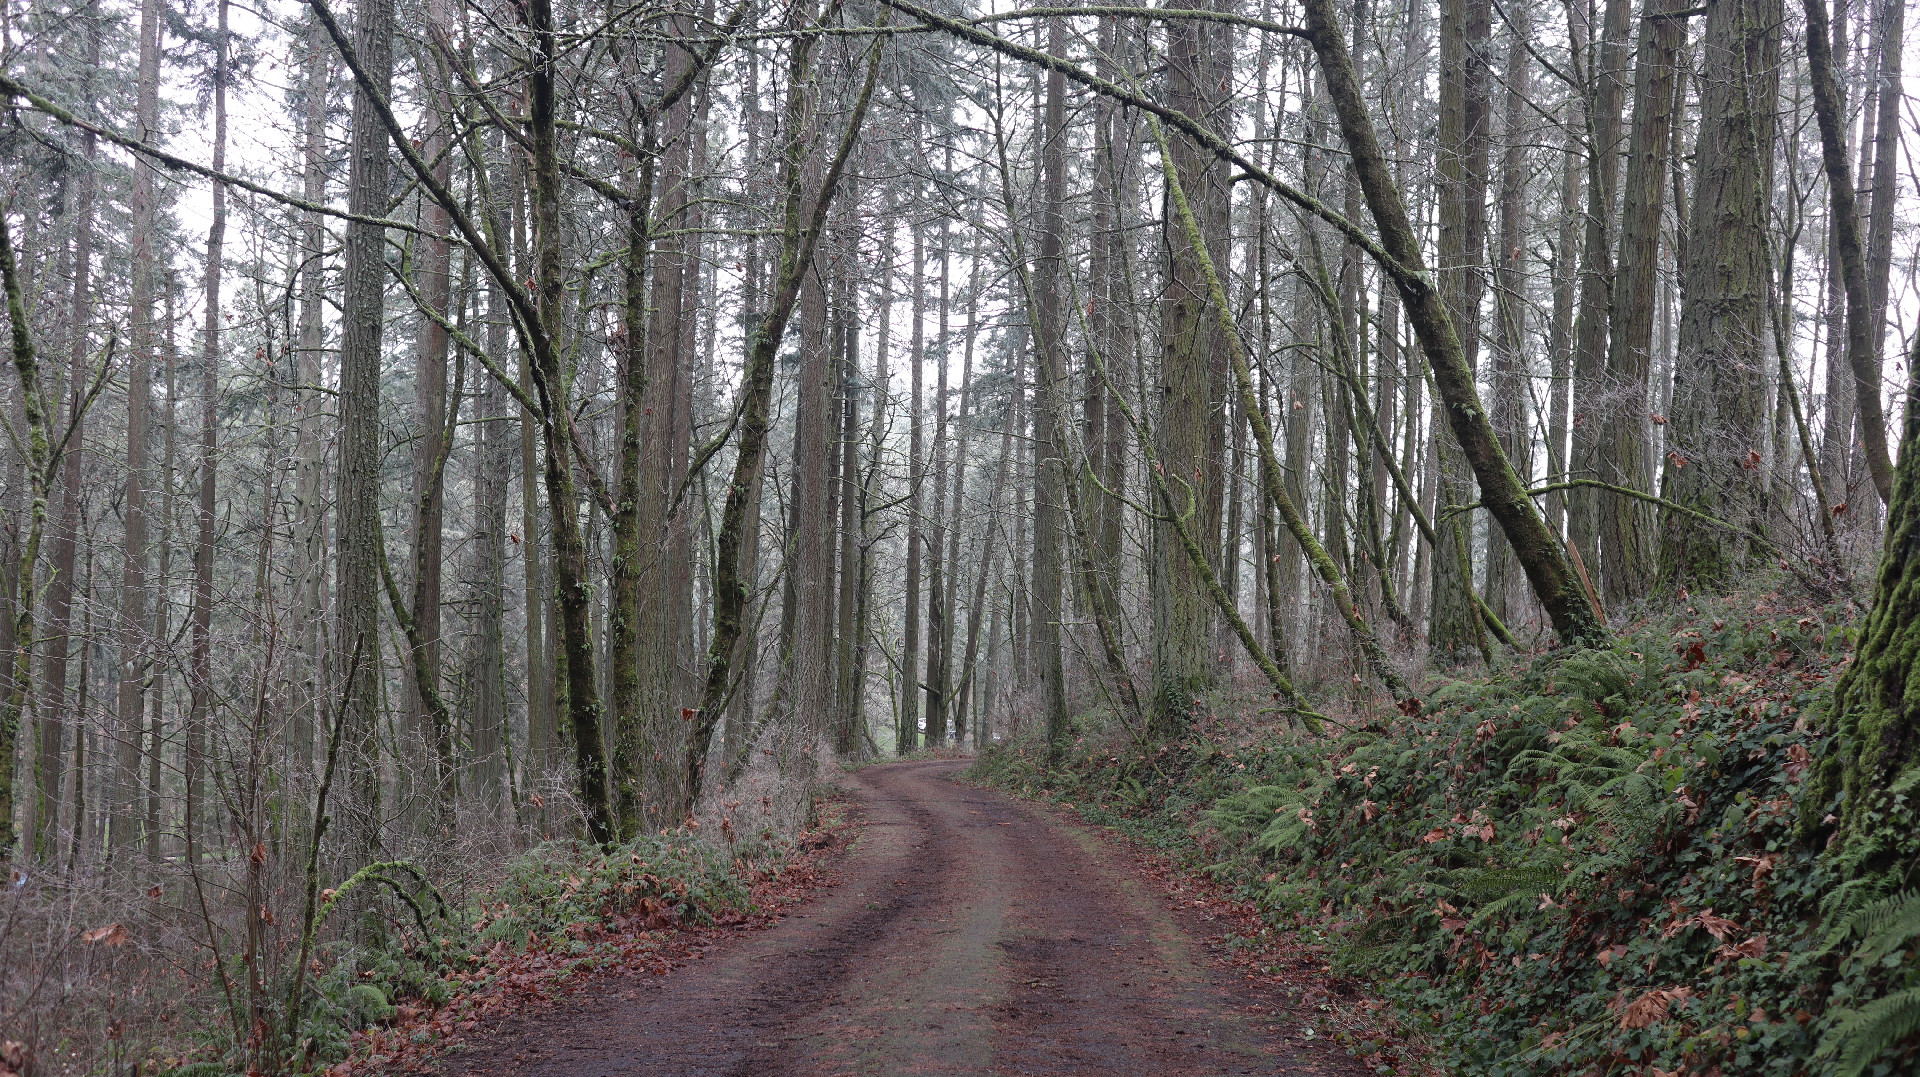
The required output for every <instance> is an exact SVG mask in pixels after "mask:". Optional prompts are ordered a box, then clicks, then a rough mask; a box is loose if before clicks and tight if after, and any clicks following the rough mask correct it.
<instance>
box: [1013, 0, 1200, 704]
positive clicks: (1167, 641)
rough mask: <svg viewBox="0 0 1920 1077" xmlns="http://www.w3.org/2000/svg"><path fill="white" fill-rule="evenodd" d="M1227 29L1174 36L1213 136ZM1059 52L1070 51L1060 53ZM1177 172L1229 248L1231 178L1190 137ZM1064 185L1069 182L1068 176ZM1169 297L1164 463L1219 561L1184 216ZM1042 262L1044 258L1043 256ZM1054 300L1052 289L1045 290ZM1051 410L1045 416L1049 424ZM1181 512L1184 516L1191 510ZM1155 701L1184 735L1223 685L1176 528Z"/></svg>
mask: <svg viewBox="0 0 1920 1077" xmlns="http://www.w3.org/2000/svg"><path fill="white" fill-rule="evenodd" d="M1227 40H1228V38H1227V36H1226V34H1225V27H1224V26H1221V25H1220V24H1216V23H1201V22H1176V23H1172V24H1170V25H1169V26H1168V27H1167V61H1166V69H1167V89H1166V101H1167V105H1168V106H1169V107H1170V108H1172V109H1174V110H1176V111H1178V112H1179V113H1181V114H1183V115H1185V116H1187V117H1189V118H1190V119H1192V120H1194V121H1196V122H1198V123H1200V124H1202V125H1204V126H1206V127H1207V128H1208V129H1210V130H1215V131H1224V130H1229V129H1230V124H1229V122H1228V121H1229V118H1230V115H1231V114H1230V111H1229V101H1228V98H1227V94H1226V87H1227V85H1228V79H1229V77H1230V75H1231V72H1232V50H1231V48H1230V47H1228V45H1227V44H1226V42H1227ZM1056 51H1063V49H1062V48H1061V47H1060V46H1059V45H1057V46H1056ZM1172 152H1173V154H1174V160H1173V165H1174V167H1175V168H1176V169H1177V170H1178V171H1179V174H1180V175H1181V176H1182V177H1183V178H1184V182H1185V183H1186V185H1187V187H1188V188H1189V189H1190V190H1191V192H1192V194H1191V195H1190V198H1191V201H1192V203H1193V211H1194V216H1195V217H1196V218H1197V220H1198V221H1199V223H1200V228H1201V233H1202V236H1203V238H1204V239H1205V241H1206V243H1207V245H1208V247H1209V248H1211V249H1215V250H1220V251H1223V252H1224V251H1226V250H1228V249H1229V248H1228V243H1229V237H1228V234H1227V225H1228V211H1229V205H1230V199H1229V192H1228V182H1229V177H1228V170H1227V168H1226V167H1225V165H1224V163H1223V162H1221V161H1219V160H1217V159H1216V158H1215V157H1214V155H1213V154H1212V153H1210V152H1208V151H1207V150H1205V149H1203V148H1202V147H1201V146H1200V145H1199V144H1197V143H1196V142H1194V141H1193V140H1192V139H1191V138H1186V137H1181V136H1179V135H1174V136H1172ZM1063 182H1064V179H1063ZM1165 216H1166V224H1165V239H1164V242H1165V248H1164V249H1165V250H1166V252H1167V283H1166V291H1165V292H1164V294H1163V295H1162V297H1161V302H1160V317H1161V336H1162V341H1163V343H1162V345H1161V360H1160V385H1159V386H1158V387H1157V393H1156V395H1157V396H1158V397H1159V409H1160V414H1159V416H1158V419H1157V422H1156V426H1155V429H1156V431H1157V435H1158V437H1159V439H1160V445H1159V446H1158V450H1157V451H1158V454H1159V457H1160V460H1161V462H1162V464H1163V465H1164V466H1165V467H1166V468H1167V469H1168V473H1169V475H1171V476H1174V477H1176V478H1177V479H1178V480H1179V482H1178V483H1177V484H1176V489H1177V490H1178V491H1179V496H1180V497H1182V498H1184V497H1186V496H1188V494H1189V492H1190V493H1191V496H1192V498H1193V502H1192V505H1193V508H1192V511H1193V513H1194V516H1193V521H1192V527H1193V529H1194V531H1195V533H1196V535H1197V537H1198V540H1199V541H1200V543H1201V546H1202V550H1203V552H1204V553H1205V554H1206V556H1207V559H1208V560H1209V561H1210V562H1214V563H1217V562H1218V559H1219V549H1218V547H1219V541H1220V540H1219V535H1220V517H1219V513H1218V501H1217V498H1216V491H1217V488H1218V487H1219V485H1220V474H1219V470H1220V461H1219V458H1218V454H1217V452H1216V446H1215V444H1214V443H1215V440H1216V436H1215V428H1216V427H1217V426H1219V423H1220V420H1219V419H1218V418H1217V417H1216V411H1215V408H1214V406H1213V405H1214V402H1215V401H1216V400H1219V399H1222V398H1223V397H1224V385H1223V384H1222V383H1223V382H1224V380H1225V379H1224V378H1222V377H1221V376H1220V372H1219V371H1218V370H1216V367H1217V366H1218V367H1222V368H1224V364H1225V363H1226V362H1227V356H1226V354H1225V352H1226V342H1225V340H1223V339H1222V333H1221V329H1220V322H1219V318H1218V315H1217V314H1216V313H1215V312H1214V311H1212V310H1211V309H1210V307H1209V302H1208V295H1207V286H1206V283H1205V281H1203V280H1202V279H1201V270H1200V265H1199V260H1200V257H1199V254H1198V253H1197V252H1196V251H1195V250H1194V249H1193V247H1192V244H1191V243H1189V242H1188V239H1187V236H1186V233H1185V231H1184V229H1182V228H1181V226H1180V224H1179V223H1178V221H1177V220H1175V219H1174V215H1173V214H1172V213H1171V212H1169V213H1167V214H1166V215H1165ZM1043 257H1044V251H1043ZM1042 294H1043V295H1044V294H1045V293H1044V289H1043V291H1042ZM1045 412H1046V408H1045V407H1044V406H1043V407H1041V408H1040V413H1041V414H1042V415H1044V414H1045ZM1180 511H1186V507H1185V505H1184V504H1183V505H1182V506H1181V507H1180ZM1150 576H1151V586H1152V597H1153V650H1154V660H1153V692H1152V701H1151V702H1150V703H1149V705H1148V722H1149V728H1150V730H1151V734H1152V735H1153V736H1155V737H1158V738H1162V739H1171V738H1177V737H1180V736H1182V735H1184V733H1185V732H1186V730H1187V728H1188V723H1189V721H1190V720H1191V717H1192V711H1193V706H1194V702H1195V701H1196V700H1197V699H1198V698H1199V697H1200V695H1201V694H1202V693H1204V692H1206V691H1207V690H1208V689H1210V688H1211V687H1212V686H1213V683H1214V656H1213V647H1212V643H1213V617H1214V609H1213V604H1212V603H1211V602H1209V601H1208V597H1207V591H1206V588H1205V587H1204V586H1203V585H1202V584H1201V580H1200V569H1199V567H1198V566H1195V565H1193V564H1192V563H1191V562H1190V560H1189V558H1188V557H1187V555H1186V551H1185V550H1184V549H1183V548H1182V546H1181V544H1180V542H1179V539H1178V537H1177V535H1176V534H1175V532H1174V529H1173V527H1172V525H1170V524H1166V523H1160V524H1156V525H1155V526H1154V528H1153V552H1152V567H1151V571H1150Z"/></svg>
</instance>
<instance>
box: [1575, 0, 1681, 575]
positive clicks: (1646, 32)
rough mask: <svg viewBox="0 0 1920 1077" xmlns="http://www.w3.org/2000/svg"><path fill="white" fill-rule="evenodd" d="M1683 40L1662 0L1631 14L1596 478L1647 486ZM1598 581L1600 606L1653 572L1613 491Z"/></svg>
mask: <svg viewBox="0 0 1920 1077" xmlns="http://www.w3.org/2000/svg"><path fill="white" fill-rule="evenodd" d="M1685 42H1686V21H1685V16H1683V15H1681V14H1680V13H1679V10H1678V7H1677V5H1675V4H1673V3H1669V2H1667V0H1648V3H1647V4H1646V5H1645V6H1644V7H1643V8H1642V10H1641V15H1640V42H1639V58H1638V59H1637V61H1636V62H1635V64H1634V72H1633V134H1632V137H1631V140H1630V143H1629V148H1628V151H1627V179H1626V186H1625V189H1624V192H1623V197H1622V202H1621V204H1622V219H1621V225H1620V248H1619V257H1618V258H1616V259H1615V270H1614V281H1613V317H1612V319H1611V323H1610V325H1609V334H1610V338H1609V342H1608V347H1607V372H1606V380H1605V383H1604V384H1605V386H1606V388H1607V402H1608V405H1609V406H1608V407H1607V408H1606V410H1605V412H1604V413H1603V414H1602V415H1598V416H1596V415H1593V414H1592V413H1589V421H1596V420H1597V421H1600V422H1601V423H1602V432H1601V437H1600V452H1599V458H1598V461H1597V462H1598V466H1599V475H1598V478H1599V479H1600V480H1601V481H1602V482H1608V483H1612V484H1613V485H1615V486H1622V487H1626V488H1627V489H1630V490H1639V491H1642V492H1644V493H1651V492H1653V450H1652V445H1653V426H1652V423H1651V420H1650V409H1649V408H1648V401H1647V380H1648V377H1649V376H1650V375H1651V373H1652V370H1653V363H1652V353H1651V348H1652V346H1653V315H1654V310H1655V303H1654V283H1655V281H1656V280H1657V278H1658V276H1659V257H1660V228H1661V222H1662V219H1663V218H1664V216H1665V214H1664V212H1663V211H1664V207H1665V195H1666V186H1667V185H1666V179H1667V152H1668V143H1669V142H1670V141H1671V139H1672V135H1671V132H1672V129H1673V108H1674V92H1673V91H1674V81H1675V78H1674V75H1675V67H1674V57H1675V55H1676V54H1677V52H1678V51H1679V48H1680V46H1681V45H1683V44H1685ZM1599 519H1600V563H1599V564H1598V565H1597V566H1593V567H1595V568H1598V569H1599V573H1600V580H1599V582H1598V586H1599V587H1600V589H1601V591H1602V593H1603V596H1604V598H1605V605H1606V606H1607V607H1618V606H1620V605H1623V604H1625V603H1627V602H1629V601H1634V600H1638V599H1640V598H1643V597H1645V595H1646V589H1647V585H1648V583H1649V582H1651V580H1652V577H1653V525H1654V518H1653V506H1652V505H1650V504H1648V503H1647V502H1645V501H1641V500H1638V499H1636V498H1629V497H1623V496H1619V495H1613V496H1607V497H1604V498H1603V499H1602V500H1601V501H1600V502H1599Z"/></svg>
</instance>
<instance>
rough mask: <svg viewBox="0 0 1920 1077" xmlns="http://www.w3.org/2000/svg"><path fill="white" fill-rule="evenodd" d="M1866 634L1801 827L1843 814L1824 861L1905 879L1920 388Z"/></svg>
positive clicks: (1919, 528)
mask: <svg viewBox="0 0 1920 1077" xmlns="http://www.w3.org/2000/svg"><path fill="white" fill-rule="evenodd" d="M1859 631H1860V635H1859V644H1858V646H1857V647H1856V648H1855V650H1854V655H1853V661H1852V662H1851V663H1850V664H1849V665H1848V666H1847V668H1846V672H1845V673H1843V674H1842V675H1841V677H1840V683H1839V684H1838V686H1837V687H1836V688H1835V689H1834V697H1833V711H1832V714H1831V717H1830V718H1829V721H1828V724H1829V728H1830V729H1831V730H1832V740H1831V741H1830V742H1829V743H1830V749H1831V750H1830V751H1828V752H1827V753H1826V755H1825V756H1824V757H1823V758H1822V759H1821V760H1820V763H1819V769H1817V770H1816V771H1815V772H1814V774H1813V779H1812V781H1811V782H1810V783H1809V787H1808V790H1807V792H1806V794H1805V795H1804V796H1803V797H1802V799H1801V801H1800V803H1801V809H1800V810H1801V829H1802V830H1803V831H1804V832H1807V833H1812V834H1818V833H1819V832H1821V831H1825V830H1826V829H1827V828H1828V825H1829V824H1828V820H1834V819H1835V817H1836V816H1837V817H1838V818H1837V825H1835V827H1834V829H1836V830H1837V831H1838V833H1837V834H1836V835H1835V836H1834V839H1833V840H1832V841H1829V842H1825V843H1824V846H1825V848H1826V849H1827V855H1828V856H1829V857H1830V858H1832V859H1833V860H1834V861H1835V862H1836V863H1837V864H1839V865H1842V871H1843V874H1845V875H1849V876H1854V877H1862V876H1864V877H1868V878H1871V877H1873V876H1875V875H1878V874H1882V873H1885V872H1888V871H1889V870H1894V871H1900V872H1905V871H1906V870H1909V868H1910V865H1911V864H1912V858H1913V834H1914V823H1915V819H1914V809H1913V807H1912V805H1911V804H1910V803H1909V801H1908V799H1907V798H1905V797H1899V796H1895V795H1894V793H1893V789H1892V788H1890V787H1892V786H1894V785H1895V783H1896V780H1897V779H1900V778H1901V777H1902V776H1903V775H1907V774H1910V773H1912V771H1913V767H1914V763H1915V760H1916V758H1917V757H1920V736H1916V730H1915V728H1914V721H1915V717H1916V712H1915V710H1914V706H1913V701H1914V699H1915V698H1917V697H1920V665H1917V664H1916V663H1915V661H1914V659H1915V656H1916V655H1920V646H1916V642H1920V382H1914V383H1910V386H1909V389H1908V393H1907V411H1906V424H1905V429H1904V431H1903V433H1902V435H1901V439H1900V464H1899V467H1898V469H1897V470H1896V472H1895V478H1894V486H1893V499H1892V501H1890V502H1889V503H1888V506H1887V533H1886V540H1885V542H1884V543H1883V545H1882V547H1881V552H1880V564H1879V568H1878V572H1877V575H1876V578H1875V582H1874V593H1873V608H1872V609H1871V610H1869V611H1868V613H1867V616H1866V619H1865V620H1864V621H1863V622H1861V625H1860V630H1859Z"/></svg>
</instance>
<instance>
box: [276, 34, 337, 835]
mask: <svg viewBox="0 0 1920 1077" xmlns="http://www.w3.org/2000/svg"><path fill="white" fill-rule="evenodd" d="M305 48H306V50H307V51H306V57H305V60H304V62H303V70H302V73H301V78H302V86H301V91H302V92H303V93H304V94H305V95H306V102H305V111H304V113H303V114H302V120H303V131H302V135H301V156H302V158H303V161H302V166H303V167H302V187H301V192H300V193H301V196H302V197H303V198H305V199H306V200H307V201H308V202H312V203H315V204H319V203H323V202H325V201H326V197H327V166H328V149H327V87H328V82H329V80H328V77H327V68H328V56H329V47H328V42H327V30H326V27H325V26H323V25H322V24H321V22H320V20H319V19H318V18H314V19H312V20H311V21H310V22H309V24H308V29H307V38H306V42H305ZM326 246H327V234H326V228H325V226H324V224H323V221H322V218H321V216H320V214H318V213H306V214H302V215H301V218H300V256H301V258H302V259H303V260H304V262H305V264H304V266H303V269H302V271H301V274H300V284H299V288H300V322H299V328H298V330H297V333H298V336H297V338H296V340H297V343H296V345H295V359H294V370H295V376H296V380H297V384H298V388H297V389H296V390H295V393H296V396H295V399H296V404H295V407H296V408H297V410H298V415H299V418H298V419H297V420H296V423H295V427H294V448H293V456H294V480H293V491H294V493H293V496H294V513H293V537H292V541H291V543H290V544H289V553H290V554H291V555H292V563H293V572H294V581H293V594H292V604H293V616H292V620H293V626H292V631H293V637H294V639H293V648H294V659H293V661H294V663H295V671H294V677H295V698H294V699H293V700H292V708H291V710H292V714H291V716H290V721H289V723H288V731H287V739H288V741H289V746H290V748H291V755H292V763H293V768H294V769H293V773H294V774H295V775H296V776H297V779H298V781H299V783H300V788H302V789H304V788H305V786H306V785H307V784H308V783H310V782H315V781H318V780H319V776H318V775H316V774H314V772H313V765H314V736H315V730H316V729H317V728H318V726H319V725H320V723H321V722H322V721H324V719H322V718H320V715H321V713H322V712H323V711H324V709H325V708H327V707H328V706H330V705H331V702H332V699H331V697H332V695H333V693H332V691H331V689H330V687H329V686H328V685H327V631H326V593H327V549H326V547H327V506H326V502H327V492H326V486H327V440H328V437H329V433H330V428H331V426H332V421H331V419H330V417H329V416H328V414H327V412H328V411H329V410H330V409H331V404H330V403H329V401H328V399H327V396H326V394H324V393H322V392H321V379H322V376H323V375H322V370H323V367H324V365H325V355H324V351H323V349H324V348H325V346H326V324H325V317H326V311H325V304H326V300H325V294H324V293H325V287H326V262H325V251H326ZM299 800H300V802H301V803H304V801H305V798H304V797H301V798H299ZM295 810H296V811H300V810H301V809H299V808H296V809H295Z"/></svg>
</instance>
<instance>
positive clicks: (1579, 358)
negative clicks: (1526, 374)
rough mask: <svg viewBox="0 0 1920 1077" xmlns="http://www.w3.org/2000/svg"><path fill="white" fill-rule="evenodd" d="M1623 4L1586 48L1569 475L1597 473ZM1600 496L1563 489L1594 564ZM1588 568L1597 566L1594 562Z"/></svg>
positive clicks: (1627, 9) (1615, 0)
mask: <svg viewBox="0 0 1920 1077" xmlns="http://www.w3.org/2000/svg"><path fill="white" fill-rule="evenodd" d="M1632 15H1633V8H1632V4H1631V3H1630V2H1629V0H1606V12H1605V14H1604V15H1603V16H1602V17H1601V25H1600V45H1599V48H1598V49H1590V50H1587V54H1588V55H1589V56H1591V57H1592V61H1591V68H1592V69H1591V70H1590V71H1587V72H1584V74H1585V76H1586V78H1587V81H1588V83H1589V84H1590V88H1589V89H1588V90H1587V93H1586V99H1587V108H1586V121H1587V140H1588V141H1587V220H1586V228H1585V235H1584V237H1583V239H1582V247H1581V251H1580V300H1579V310H1578V313H1577V314H1576V315H1575V319H1574V358H1573V451H1572V453H1571V455H1570V456H1569V457H1568V462H1567V471H1568V473H1569V474H1570V475H1571V476H1574V477H1578V478H1585V477H1589V476H1592V475H1594V474H1595V473H1596V472H1597V471H1598V468H1599V457H1600V434H1601V428H1602V427H1603V425H1604V424H1605V417H1606V415H1607V387H1606V383H1605V379H1604V374H1605V370H1606V361H1607V335H1608V320H1609V319H1610V317H1611V316H1612V310H1613V307H1612V299H1611V296H1612V289H1613V222H1614V221H1615V220H1616V219H1617V215H1616V213H1615V210H1614V206H1615V203H1616V200H1617V198H1618V195H1619V186H1618V184H1619V182H1620V151H1621V149H1622V148H1623V147H1622V146H1621V145H1620V136H1621V130H1620V126H1621V124H1620V108H1621V105H1622V103H1623V102H1624V99H1625V97H1626V73H1627V31H1628V27H1629V24H1630V23H1631V21H1632ZM1600 496H1601V495H1600V493H1599V491H1597V490H1594V489H1593V488H1591V487H1585V488H1576V489H1573V490H1569V491H1567V544H1568V545H1569V546H1571V547H1572V548H1574V549H1576V550H1579V551H1581V556H1582V557H1586V558H1596V557H1597V556H1598V551H1599V541H1600ZM1593 567H1598V565H1597V564H1596V565H1595V566H1593Z"/></svg>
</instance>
